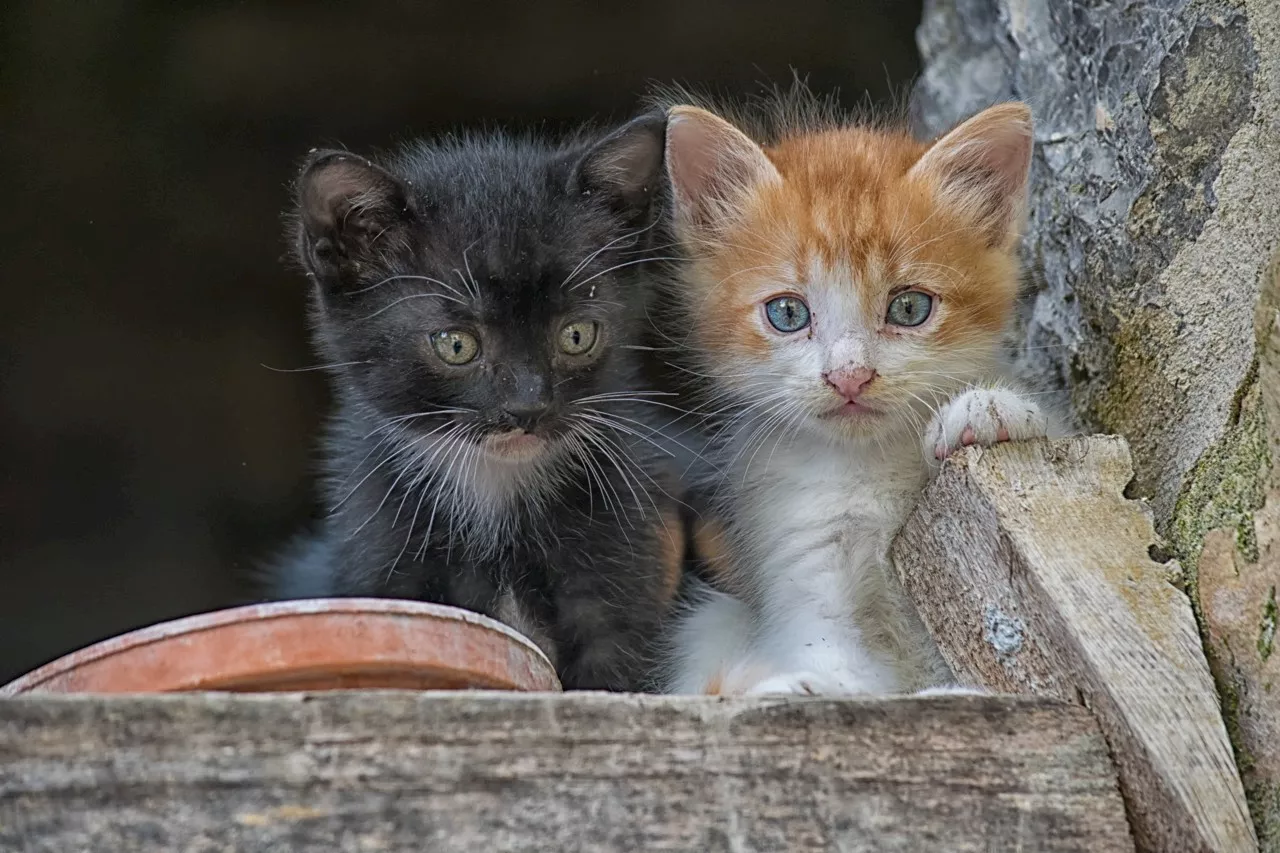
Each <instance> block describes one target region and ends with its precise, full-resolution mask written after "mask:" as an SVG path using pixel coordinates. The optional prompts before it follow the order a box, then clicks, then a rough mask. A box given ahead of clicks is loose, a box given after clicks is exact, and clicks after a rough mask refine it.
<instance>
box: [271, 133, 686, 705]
mask: <svg viewBox="0 0 1280 853" xmlns="http://www.w3.org/2000/svg"><path fill="white" fill-rule="evenodd" d="M664 130H665V122H664V120H663V118H662V117H660V116H645V117H641V118H639V119H636V120H635V121H633V122H631V123H630V124H628V125H626V126H624V127H623V128H621V129H620V130H618V131H616V132H614V133H612V134H611V135H609V136H607V137H605V138H603V139H600V138H599V137H596V138H595V139H594V140H584V139H575V140H570V141H568V142H565V143H561V144H555V145H552V144H548V143H545V142H540V141H536V140H532V139H516V138H511V137H507V136H501V135H498V136H487V137H483V138H468V139H462V140H452V141H447V142H444V143H441V144H423V145H419V146H417V147H414V148H411V149H409V150H407V151H405V152H403V153H401V154H400V155H399V156H397V157H395V158H392V159H390V160H388V161H387V162H385V163H382V164H380V165H379V164H375V163H373V162H370V161H369V160H366V159H364V158H362V157H359V156H356V155H353V154H350V153H346V152H337V151H325V152H314V153H313V154H312V156H311V157H310V158H309V160H308V162H307V164H306V166H305V168H304V169H303V172H302V175H301V177H300V178H299V180H298V185H297V200H298V208H297V225H296V241H297V252H298V256H299V258H300V259H301V262H302V264H303V266H304V267H305V269H306V271H307V273H308V276H309V278H311V279H312V280H313V282H314V290H313V312H312V318H313V322H314V330H315V339H316V343H317V346H318V349H319V350H320V351H321V353H322V354H323V356H324V359H325V361H326V362H332V363H333V366H332V370H333V374H334V385H335V391H336V397H337V403H338V410H337V413H336V415H335V416H334V418H333V423H332V425H331V436H330V439H329V444H328V448H327V450H328V453H327V462H326V474H327V477H326V480H325V486H324V489H325V500H326V504H327V508H328V515H327V517H326V518H325V519H324V522H323V528H322V530H321V531H320V532H319V533H318V535H317V537H315V538H313V539H309V540H307V541H306V542H303V543H300V546H299V548H298V550H297V553H296V555H295V558H294V559H292V560H289V561H287V562H286V564H285V565H284V566H283V567H282V568H281V570H280V571H279V573H278V574H277V576H276V578H275V582H276V590H275V592H276V594H277V595H278V596H280V597H298V596H324V595H377V596H391V597H398V598H416V599H423V600H428V601H436V602H442V603H446V604H453V605H456V606H460V607H465V608H468V609H470V610H475V611H478V612H481V613H485V614H488V615H490V616H493V617H496V618H498V619H501V620H503V621H504V622H507V623H508V624H510V625H512V626H513V627H515V628H516V629H518V630H520V631H522V632H523V633H525V634H526V635H528V636H530V637H531V638H532V639H534V640H535V641H536V642H537V643H538V644H539V645H540V646H541V647H542V648H543V650H544V651H545V652H546V653H547V655H548V657H550V659H551V660H552V662H553V663H555V665H556V668H557V670H558V671H559V673H560V676H561V680H562V681H563V683H564V685H565V686H566V687H567V688H604V689H624V690H625V689H632V690H634V689H643V688H644V687H645V686H646V679H647V675H648V667H649V663H650V654H649V652H650V649H651V645H652V643H653V641H654V640H655V639H656V635H657V633H658V631H659V629H660V625H661V623H662V620H663V615H664V613H665V611H666V609H667V606H668V604H669V602H670V600H671V597H672V594H673V592H674V590H675V587H676V586H677V584H678V581H679V572H680V558H681V556H682V553H683V537H682V534H681V529H680V524H679V518H678V513H677V511H676V509H677V499H676V497H675V495H676V486H675V482H676V478H675V477H673V476H672V470H671V466H670V465H668V464H667V461H666V457H665V455H664V451H663V450H662V449H661V447H660V446H659V445H660V444H661V442H660V441H659V440H658V439H657V438H656V436H657V431H658V430H659V429H660V428H661V425H662V422H663V419H662V418H661V417H660V414H659V413H660V412H661V411H663V409H662V408H660V407H655V406H651V405H646V404H645V403H646V402H648V403H654V402H657V401H656V400H655V397H657V396H658V394H657V392H654V391H647V390H646V385H645V380H644V379H643V375H644V364H643V354H644V351H645V349H646V348H645V347H644V346H643V345H642V343H641V341H642V340H643V335H644V330H645V329H646V328H648V322H647V316H646V311H647V308H648V305H649V303H650V299H651V295H652V291H653V290H654V282H655V279H656V274H657V272H658V271H659V270H660V269H661V268H662V266H663V265H662V263H661V260H662V259H661V258H658V257H657V256H659V255H662V254H664V252H663V246H662V244H663V243H665V242H666V241H665V240H662V239H660V238H659V236H658V235H659V234H660V232H661V231H662V217H661V214H662V202H661V195H662V194H661V192H660V188H661V186H662V156H663V144H664Z"/></svg>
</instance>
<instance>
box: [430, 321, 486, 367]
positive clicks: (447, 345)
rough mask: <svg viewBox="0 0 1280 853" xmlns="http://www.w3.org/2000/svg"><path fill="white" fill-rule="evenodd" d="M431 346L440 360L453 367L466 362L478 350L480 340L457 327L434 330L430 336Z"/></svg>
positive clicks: (472, 357)
mask: <svg viewBox="0 0 1280 853" xmlns="http://www.w3.org/2000/svg"><path fill="white" fill-rule="evenodd" d="M431 346H433V347H434V348H435V351H436V355H438V356H440V360H441V361H443V362H444V363H445V364H452V365H453V366H455V367H457V366H459V365H463V364H466V363H467V362H469V361H471V360H472V359H474V358H475V357H476V354H477V353H479V352H480V342H479V341H478V340H476V336H475V335H473V334H471V333H470V332H461V331H458V330H457V329H450V330H449V331H447V332H436V333H435V334H434V335H432V336H431Z"/></svg>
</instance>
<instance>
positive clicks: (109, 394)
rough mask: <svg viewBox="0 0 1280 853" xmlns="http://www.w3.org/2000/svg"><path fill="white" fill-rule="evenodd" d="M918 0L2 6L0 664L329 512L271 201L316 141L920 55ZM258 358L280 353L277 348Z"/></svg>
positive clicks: (864, 92)
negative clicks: (322, 506)
mask: <svg viewBox="0 0 1280 853" xmlns="http://www.w3.org/2000/svg"><path fill="white" fill-rule="evenodd" d="M919 13H920V9H919V4H918V3H916V2H913V0H843V2H835V1H834V0H833V2H819V0H786V2H785V3H784V2H781V0H768V2H764V0H696V2H695V0H649V2H646V3H627V4H622V3H607V2H605V3H600V2H594V3H592V2H578V3H574V2H567V0H558V1H556V2H552V0H467V1H466V2H455V3H431V2H419V3H410V2H390V0H382V2H373V1H372V0H371V2H363V3H351V2H309V3H303V2H275V3H266V2H257V3H251V2H177V0H151V2H141V1H140V0H139V2H124V0H92V2H86V0H5V2H4V3H3V4H0V187H3V198H4V203H3V205H0V682H3V681H6V680H8V679H9V678H11V677H13V676H16V675H18V674H19V673H21V672H22V671H25V670H27V669H29V668H31V667H33V666H36V665H38V664H40V663H43V662H45V661H47V660H50V659H52V658H54V657H56V656H58V655H61V654H63V653H65V652H68V651H71V650H73V649H75V648H77V647H80V646H83V645H85V644H86V643H90V642H93V641H96V640H99V639H102V638H104V637H107V636H110V635H113V634H117V633H120V632H122V631H126V630H130V629H132V628H136V627H140V626H142V625H146V624H149V623H152V622H156V621H160V620H164V619H169V618H173V617H177V616H181V615H186V614H190V613H194V612H199V611H203V610H209V609H214V608H217V607H221V606H226V605H227V604H231V603H235V602H236V601H237V598H238V596H240V595H242V594H243V589H244V580H245V576H246V573H247V572H249V571H250V570H252V568H253V566H254V565H255V564H256V563H257V562H258V561H260V560H261V559H262V558H263V557H264V556H266V555H269V554H270V553H271V552H272V549H273V548H275V547H277V546H278V545H279V544H280V543H281V541H282V540H283V539H284V538H286V537H287V536H288V535H289V534H290V533H291V532H293V531H295V530H297V529H298V528H300V527H301V526H302V525H304V524H305V523H306V522H307V519H308V518H310V517H312V515H313V512H314V506H313V502H312V501H313V491H312V478H311V474H312V470H313V468H314V461H315V458H316V448H317V444H316V439H317V433H318V428H319V426H320V424H321V422H322V419H323V417H324V414H325V409H326V404H327V399H326V389H325V387H324V379H323V376H322V375H321V374H319V373H307V372H301V373H286V372H274V371H273V370H271V369H269V367H271V368H280V369H291V368H300V367H306V366H308V365H312V364H314V363H315V360H314V358H313V357H312V356H311V354H310V352H309V350H308V344H307V336H306V328H305V324H304V306H305V298H304V297H305V288H304V282H303V280H302V278H301V276H298V275H296V274H294V273H293V272H291V271H290V269H289V268H288V267H287V265H286V264H285V263H284V262H283V261H282V254H283V253H284V249H285V247H284V242H283V239H282V237H281V221H280V214H281V211H282V210H283V209H284V207H285V206H286V204H287V202H288V192H287V184H288V182H289V180H290V178H291V177H292V172H293V168H294V166H295V164H296V162H297V160H298V158H299V157H300V156H301V155H302V154H304V153H305V152H306V150H307V149H308V148H310V147H312V146H315V145H320V144H342V145H346V146H349V147H352V148H355V149H357V150H359V149H368V148H370V147H382V146H387V145H389V144H391V143H393V142H395V141H397V140H403V139H405V138H408V137H412V136H414V135H420V134H433V133H438V132H441V131H446V130H449V129H453V128H458V127H466V126H478V125H495V124H501V125H530V124H543V125H545V126H546V127H547V128H548V129H549V130H555V129H556V128H559V127H563V126H565V125H567V124H571V123H573V122H577V121H579V120H582V119H588V118H617V119H622V118H625V117H626V116H627V114H628V113H629V112H630V111H631V110H632V109H633V108H634V106H635V104H636V95H637V93H639V92H641V91H643V90H644V88H645V86H646V85H647V84H648V83H649V82H650V81H654V80H658V81H672V80H677V81H683V82H688V83H693V84H698V85H707V86H712V87H715V88H717V89H720V90H723V91H728V92H734V91H737V92H749V91H754V90H756V88H757V84H758V83H760V82H761V81H765V82H776V83H787V82H789V80H790V78H791V74H792V69H795V71H797V72H799V73H800V74H802V75H807V76H808V78H809V82H810V84H811V85H812V86H813V87H814V88H815V89H818V90H820V91H829V90H831V89H834V88H839V89H840V90H841V94H842V99H843V100H844V101H845V102H847V103H850V104H853V103H856V102H858V101H861V100H862V99H863V97H864V96H869V97H871V98H872V99H874V100H880V99H884V98H885V97H886V96H888V95H889V93H890V92H891V91H892V90H895V89H897V90H900V89H901V88H902V87H903V86H904V85H906V84H907V83H909V82H910V79H911V77H912V75H914V74H915V73H916V67H917V56H916V50H915V46H914V29H915V27H916V25H917V23H918V22H919ZM264 365H265V366H264Z"/></svg>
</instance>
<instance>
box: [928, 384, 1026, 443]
mask: <svg viewBox="0 0 1280 853" xmlns="http://www.w3.org/2000/svg"><path fill="white" fill-rule="evenodd" d="M1048 430H1049V419H1048V418H1047V417H1045V415H1044V413H1043V412H1041V411H1040V407H1039V406H1037V405H1036V404H1035V403H1033V402H1031V401H1030V400H1027V399H1025V398H1023V397H1022V396H1020V395H1019V394H1017V393H1016V392H1013V391H1009V390H1006V389H1004V388H973V389H970V390H968V391H965V392H964V393H963V394H960V395H959V396H956V397H954V398H952V399H951V401H950V402H949V403H947V404H946V405H945V406H943V407H942V408H941V409H939V410H938V413H937V414H936V415H934V416H933V420H932V421H931V422H930V423H929V428H928V429H927V430H925V434H924V450H925V455H926V456H927V457H931V458H933V459H937V460H940V459H946V458H947V457H948V456H950V455H951V454H952V453H954V452H956V451H957V450H959V449H960V448H961V447H965V446H968V445H970V444H977V445H980V446H982V447H990V446H991V445H993V444H995V443H996V442H1000V441H1022V440H1024V439H1029V438H1043V437H1044V436H1045V435H1047V434H1048Z"/></svg>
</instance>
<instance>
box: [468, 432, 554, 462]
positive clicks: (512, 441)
mask: <svg viewBox="0 0 1280 853" xmlns="http://www.w3.org/2000/svg"><path fill="white" fill-rule="evenodd" d="M483 446H484V449H485V450H486V451H487V452H488V453H489V454H490V455H492V456H494V457H497V458H498V459H508V460H510V461H512V462H519V461H522V460H525V459H532V458H533V457H535V456H537V455H538V454H540V453H542V451H543V450H544V449H545V448H546V446H547V442H546V441H545V440H544V439H542V438H540V437H538V436H536V435H534V434H533V433H531V432H525V431H524V430H522V429H513V430H511V431H510V432H501V433H497V434H496V435H491V436H489V437H487V438H486V439H485V440H484V441H483Z"/></svg>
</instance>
